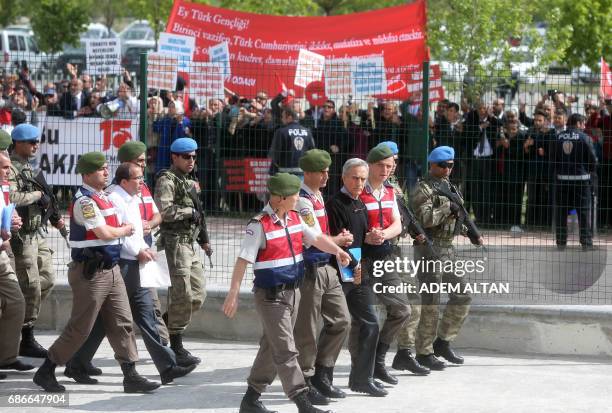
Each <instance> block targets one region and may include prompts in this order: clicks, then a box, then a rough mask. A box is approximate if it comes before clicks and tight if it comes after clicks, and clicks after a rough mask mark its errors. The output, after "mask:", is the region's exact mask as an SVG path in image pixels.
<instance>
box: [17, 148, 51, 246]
mask: <svg viewBox="0 0 612 413" xmlns="http://www.w3.org/2000/svg"><path fill="white" fill-rule="evenodd" d="M11 163H12V166H11V173H13V174H14V175H15V182H16V185H17V192H24V193H29V192H35V191H36V189H35V188H34V185H33V184H32V183H31V182H28V181H29V180H33V179H34V171H32V167H31V166H30V164H29V163H28V162H27V161H24V160H23V159H21V158H18V157H16V156H11ZM15 209H16V210H17V213H18V214H19V216H20V217H21V220H22V222H23V225H22V226H21V228H20V229H19V233H20V234H32V233H34V232H36V231H38V229H39V228H40V226H41V222H42V215H43V212H44V211H43V209H42V207H41V206H40V205H39V203H38V202H34V203H32V204H30V205H24V206H18V207H16V208H15Z"/></svg>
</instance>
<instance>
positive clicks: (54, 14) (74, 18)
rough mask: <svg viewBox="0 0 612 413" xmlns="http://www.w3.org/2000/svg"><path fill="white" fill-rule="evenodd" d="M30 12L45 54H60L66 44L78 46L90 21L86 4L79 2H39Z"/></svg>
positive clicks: (76, 0)
mask: <svg viewBox="0 0 612 413" xmlns="http://www.w3.org/2000/svg"><path fill="white" fill-rule="evenodd" d="M29 10H31V18H30V21H31V23H32V30H33V31H34V36H35V37H36V41H37V43H38V46H39V47H40V49H41V50H43V51H45V52H51V53H55V52H59V51H60V50H62V48H63V45H64V43H67V44H72V45H76V44H77V43H78V41H79V35H80V33H81V32H82V31H83V29H84V27H85V25H86V24H87V22H88V21H89V18H88V13H87V7H86V4H85V3H84V2H82V1H79V0H39V1H38V2H37V3H36V6H35V7H32V8H30V9H29Z"/></svg>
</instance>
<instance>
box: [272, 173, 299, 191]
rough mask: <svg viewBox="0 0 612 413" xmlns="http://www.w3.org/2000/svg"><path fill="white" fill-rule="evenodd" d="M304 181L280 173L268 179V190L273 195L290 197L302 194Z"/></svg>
mask: <svg viewBox="0 0 612 413" xmlns="http://www.w3.org/2000/svg"><path fill="white" fill-rule="evenodd" d="M301 186H302V181H301V180H300V178H298V177H297V176H295V175H291V174H288V173H284V172H283V173H278V174H276V175H274V176H271V177H270V179H268V190H269V191H270V194H272V195H280V196H290V195H295V194H297V193H298V192H300V187H301Z"/></svg>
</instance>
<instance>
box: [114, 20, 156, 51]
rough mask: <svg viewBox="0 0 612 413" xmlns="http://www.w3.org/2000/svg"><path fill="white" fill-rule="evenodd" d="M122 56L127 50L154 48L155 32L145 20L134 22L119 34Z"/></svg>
mask: <svg viewBox="0 0 612 413" xmlns="http://www.w3.org/2000/svg"><path fill="white" fill-rule="evenodd" d="M119 38H120V39H121V51H122V54H125V52H126V51H127V50H128V49H129V48H136V47H141V48H147V49H154V48H155V31H154V30H153V29H152V28H151V26H150V25H149V22H148V21H146V20H136V21H133V22H132V23H130V24H129V25H128V26H127V27H126V28H125V29H123V30H122V31H121V32H120V33H119Z"/></svg>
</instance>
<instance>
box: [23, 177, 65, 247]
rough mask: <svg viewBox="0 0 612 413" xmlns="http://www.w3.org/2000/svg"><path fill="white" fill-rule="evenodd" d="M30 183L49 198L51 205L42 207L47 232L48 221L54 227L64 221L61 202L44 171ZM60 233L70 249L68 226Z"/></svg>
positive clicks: (43, 223)
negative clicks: (60, 208)
mask: <svg viewBox="0 0 612 413" xmlns="http://www.w3.org/2000/svg"><path fill="white" fill-rule="evenodd" d="M28 181H30V183H31V184H32V186H33V187H34V189H35V190H37V191H40V192H42V193H43V196H45V195H46V196H47V197H48V198H49V205H48V206H44V205H42V207H43V208H44V211H45V212H44V214H43V216H42V220H41V226H42V227H43V228H44V229H45V230H46V227H47V221H51V225H53V226H55V225H57V223H58V222H59V221H60V219H62V215H61V214H60V210H59V202H58V200H57V197H56V196H55V194H54V193H53V190H52V189H51V187H50V186H49V184H48V183H47V180H46V179H45V176H44V175H43V173H42V171H38V174H37V175H36V176H35V177H34V178H33V179H28ZM59 232H60V234H61V235H62V237H63V238H64V241H66V246H67V247H68V248H70V242H69V241H68V230H67V229H66V226H65V225H64V226H63V227H61V228H59Z"/></svg>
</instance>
